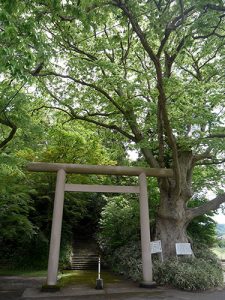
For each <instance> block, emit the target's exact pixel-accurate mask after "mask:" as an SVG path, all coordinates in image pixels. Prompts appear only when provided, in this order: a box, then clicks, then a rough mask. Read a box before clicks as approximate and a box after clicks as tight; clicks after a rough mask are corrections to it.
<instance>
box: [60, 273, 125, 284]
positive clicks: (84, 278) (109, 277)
mask: <svg viewBox="0 0 225 300" xmlns="http://www.w3.org/2000/svg"><path fill="white" fill-rule="evenodd" d="M101 278H102V279H103V281H104V284H105V283H118V282H120V281H121V280H122V279H121V278H120V277H119V276H115V275H113V274H112V273H110V272H107V271H103V272H101ZM96 279H97V272H96V271H72V270H68V271H63V273H61V274H60V279H59V282H58V284H59V285H60V286H61V287H64V286H67V285H73V284H76V285H77V284H87V285H89V286H90V287H95V284H96Z"/></svg>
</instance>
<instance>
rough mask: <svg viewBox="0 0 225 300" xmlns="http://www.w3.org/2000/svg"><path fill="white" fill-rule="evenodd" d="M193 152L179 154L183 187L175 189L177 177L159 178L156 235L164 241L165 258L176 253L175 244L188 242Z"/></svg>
mask: <svg viewBox="0 0 225 300" xmlns="http://www.w3.org/2000/svg"><path fill="white" fill-rule="evenodd" d="M192 158H193V157H192V153H191V152H182V153H180V154H179V165H180V173H181V189H180V192H179V194H177V191H176V189H175V186H176V182H175V179H159V188H160V205H159V209H158V211H157V221H156V236H157V238H158V239H160V240H161V242H162V248H163V254H164V257H165V258H169V257H173V256H175V254H176V251H175V244H176V243H178V242H180V243H182V242H188V236H187V233H186V228H187V225H188V224H189V222H190V220H191V219H190V218H188V217H187V201H188V200H189V199H190V198H191V196H192V190H191V177H192Z"/></svg>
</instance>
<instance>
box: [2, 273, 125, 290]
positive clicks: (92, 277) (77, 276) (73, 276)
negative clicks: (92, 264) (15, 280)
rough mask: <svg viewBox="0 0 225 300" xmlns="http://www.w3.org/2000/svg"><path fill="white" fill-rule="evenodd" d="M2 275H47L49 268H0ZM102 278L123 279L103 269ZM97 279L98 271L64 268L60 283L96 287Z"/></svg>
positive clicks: (112, 280) (110, 280)
mask: <svg viewBox="0 0 225 300" xmlns="http://www.w3.org/2000/svg"><path fill="white" fill-rule="evenodd" d="M0 276H23V277H47V270H21V269H6V268H2V269H0ZM101 278H102V279H103V281H104V284H105V283H118V282H120V281H121V280H122V278H121V277H119V276H116V275H114V274H112V273H110V272H107V271H102V272H101ZM96 279H97V272H96V271H81V270H80V271H74V270H64V271H63V272H61V273H59V280H58V285H59V286H60V287H65V286H68V285H79V284H81V285H82V284H85V285H88V286H90V287H93V288H94V287H95V285H96Z"/></svg>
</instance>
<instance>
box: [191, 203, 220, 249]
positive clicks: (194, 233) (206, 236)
mask: <svg viewBox="0 0 225 300" xmlns="http://www.w3.org/2000/svg"><path fill="white" fill-rule="evenodd" d="M207 201H208V200H207V199H206V198H204V197H198V198H195V199H193V200H191V201H189V202H188V207H197V206H200V205H202V204H204V203H206V202H207ZM213 215H214V213H213V212H209V213H207V214H204V215H201V216H198V217H196V218H194V219H193V220H192V221H191V222H190V224H189V225H188V228H187V233H188V235H189V237H190V238H191V239H192V241H194V242H195V243H197V244H203V245H207V246H208V247H212V246H213V245H214V244H215V243H216V222H215V221H214V220H213V219H212V216H213Z"/></svg>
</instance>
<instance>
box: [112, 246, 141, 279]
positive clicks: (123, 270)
mask: <svg viewBox="0 0 225 300" xmlns="http://www.w3.org/2000/svg"><path fill="white" fill-rule="evenodd" d="M108 262H109V264H110V265H111V267H112V270H113V271H114V272H116V273H119V274H122V275H125V276H126V277H127V278H131V279H133V280H135V281H137V280H140V279H141V276H142V262H141V246H140V243H138V242H129V243H128V244H127V245H125V246H122V247H120V248H118V249H117V250H115V252H114V253H113V254H112V255H111V256H110V257H109V258H108Z"/></svg>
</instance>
